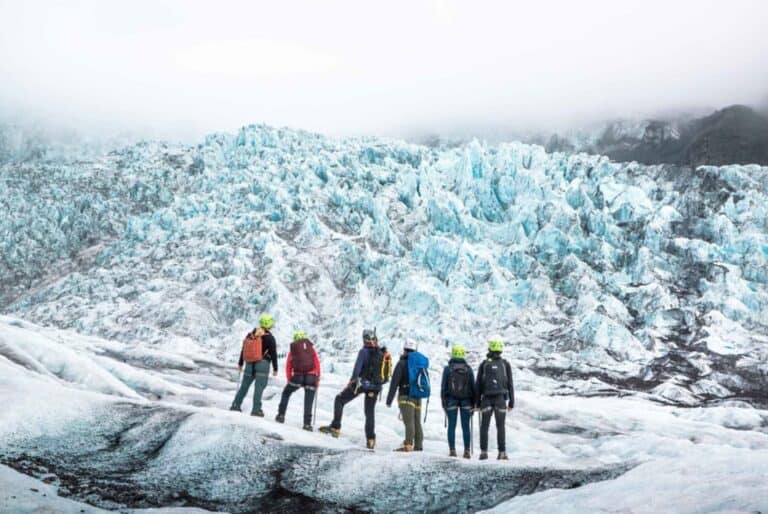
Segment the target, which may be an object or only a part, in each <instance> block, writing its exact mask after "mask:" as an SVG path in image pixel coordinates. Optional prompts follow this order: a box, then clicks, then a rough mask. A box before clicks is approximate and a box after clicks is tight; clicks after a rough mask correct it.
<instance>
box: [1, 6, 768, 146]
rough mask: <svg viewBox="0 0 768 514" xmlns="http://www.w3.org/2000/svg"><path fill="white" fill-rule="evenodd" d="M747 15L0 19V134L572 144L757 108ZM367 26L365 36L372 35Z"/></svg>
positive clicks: (766, 81) (389, 12)
mask: <svg viewBox="0 0 768 514" xmlns="http://www.w3.org/2000/svg"><path fill="white" fill-rule="evenodd" d="M766 18H768V6H767V5H766V4H765V3H764V2H759V1H748V0H738V1H734V2H729V3H728V4H727V5H724V4H722V3H721V2H715V1H698V2H674V3H672V4H670V3H669V2H661V1H649V2H643V3H642V4H639V3H611V4H605V2H599V1H586V2H578V3H572V2H553V1H547V2H538V3H535V4H529V5H519V4H512V3H508V2H486V3H483V4H482V5H481V6H477V5H471V4H466V3H462V2H455V1H450V0H445V1H441V0H434V1H427V2H417V3H415V4H413V3H411V2H389V3H387V5H386V6H378V7H369V6H364V5H354V4H349V3H346V2H331V3H324V4H322V5H319V4H317V3H314V2H299V3H295V4H291V5H282V4H280V5H274V4H273V5H266V4H254V3H251V2H234V3H231V4H229V6H228V7H227V8H226V9H222V8H220V6H218V5H213V4H208V3H204V2H181V1H163V2H149V1H139V2H131V3H130V4H124V5H116V4H105V3H103V2H95V1H85V2H69V3H58V2H45V1H39V0H33V1H30V2H2V3H0V76H2V77H3V80H2V81H1V82H0V119H1V120H3V121H6V120H10V121H14V122H18V121H21V122H23V123H27V122H30V121H35V122H38V123H40V124H42V125H43V126H46V127H53V128H62V127H63V128H65V129H74V130H76V131H78V132H81V133H83V134H85V135H86V136H89V137H95V136H101V135H108V136H110V137H112V136H114V135H115V134H124V133H130V134H136V135H138V136H139V137H146V138H161V139H164V140H176V141H178V140H183V141H185V142H192V141H196V140H199V139H200V138H202V137H204V135H205V134H207V133H210V132H212V131H217V130H218V131H233V130H237V128H239V127H240V126H243V125H247V124H250V123H267V124H269V125H272V126H289V127H294V128H300V129H306V130H313V131H317V132H321V133H324V134H330V135H359V134H370V135H384V136H393V137H409V138H410V137H414V136H418V135H423V134H430V133H438V134H441V135H442V134H447V135H449V136H452V135H453V133H454V132H455V131H457V130H459V131H461V132H465V131H466V129H469V131H468V132H469V133H462V134H460V135H461V136H462V137H463V136H468V137H473V136H480V137H483V134H482V132H484V131H485V130H486V129H487V127H494V126H498V127H502V128H505V129H510V130H513V131H515V132H518V133H521V132H526V131H555V132H559V131H562V130H563V129H575V128H579V127H582V126H584V125H585V124H588V123H592V122H601V121H604V120H608V119H615V118H631V119H634V118H647V117H655V116H657V115H658V114H659V113H662V112H664V111H669V110H678V109H686V110H689V109H705V110H706V111H707V112H712V111H714V110H715V109H719V108H723V107H725V106H728V105H732V104H745V105H755V104H757V103H759V102H760V101H762V100H764V99H765V95H766V93H767V92H768V61H766V59H765V55H768V36H766V32H765V30H764V23H763V20H765V19H766ZM374 20H375V21H374Z"/></svg>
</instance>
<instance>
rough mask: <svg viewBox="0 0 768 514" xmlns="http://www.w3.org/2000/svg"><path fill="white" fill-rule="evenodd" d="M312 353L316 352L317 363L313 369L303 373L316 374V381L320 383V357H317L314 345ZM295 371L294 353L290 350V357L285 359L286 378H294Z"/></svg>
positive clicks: (289, 379)
mask: <svg viewBox="0 0 768 514" xmlns="http://www.w3.org/2000/svg"><path fill="white" fill-rule="evenodd" d="M312 353H313V354H314V360H315V365H314V366H312V369H311V370H309V371H307V372H306V373H302V375H315V376H316V377H317V381H316V383H317V384H319V383H320V359H319V358H318V357H317V351H316V350H315V347H314V345H313V346H312ZM293 375H294V372H293V355H292V352H290V351H289V352H288V357H287V358H286V359H285V378H286V380H288V382H290V381H291V379H292V378H293Z"/></svg>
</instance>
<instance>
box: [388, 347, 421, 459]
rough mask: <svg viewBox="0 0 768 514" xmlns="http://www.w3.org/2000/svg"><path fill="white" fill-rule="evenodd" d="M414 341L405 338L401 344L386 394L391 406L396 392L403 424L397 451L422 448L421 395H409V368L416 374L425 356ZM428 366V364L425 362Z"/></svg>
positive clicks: (418, 450) (410, 450)
mask: <svg viewBox="0 0 768 514" xmlns="http://www.w3.org/2000/svg"><path fill="white" fill-rule="evenodd" d="M416 350H417V345H416V341H413V340H411V339H409V340H407V341H406V342H405V344H404V345H403V354H402V355H401V356H400V360H399V361H398V362H397V366H395V370H394V371H393V372H392V382H390V384H389V394H387V407H391V406H392V400H393V399H394V398H395V392H397V404H398V405H399V407H400V417H401V418H402V419H403V425H405V440H404V441H403V445H402V446H401V447H400V448H398V449H396V450H395V451H398V452H412V451H417V452H420V451H422V450H423V449H424V432H423V430H422V428H421V395H416V396H417V397H414V396H412V395H411V381H410V376H411V374H412V373H411V370H412V369H413V370H414V373H415V374H418V372H419V369H424V368H425V366H424V363H425V362H428V361H426V357H424V356H423V355H422V354H420V353H419V352H417V351H416ZM427 366H428V364H427Z"/></svg>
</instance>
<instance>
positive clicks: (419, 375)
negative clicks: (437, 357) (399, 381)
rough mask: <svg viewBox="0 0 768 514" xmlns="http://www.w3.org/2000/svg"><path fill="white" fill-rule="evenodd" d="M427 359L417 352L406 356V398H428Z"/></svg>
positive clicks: (429, 390)
mask: <svg viewBox="0 0 768 514" xmlns="http://www.w3.org/2000/svg"><path fill="white" fill-rule="evenodd" d="M430 392H431V389H430V386H429V359H427V358H426V357H425V356H424V355H422V354H421V353H419V352H411V353H410V354H409V355H408V396H409V397H411V398H429V394H430Z"/></svg>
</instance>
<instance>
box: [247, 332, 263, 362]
mask: <svg viewBox="0 0 768 514" xmlns="http://www.w3.org/2000/svg"><path fill="white" fill-rule="evenodd" d="M264 334H265V332H264V331H263V330H262V329H258V330H256V331H253V332H251V333H249V334H248V335H247V336H245V339H243V360H244V361H245V362H259V361H260V360H261V359H262V357H263V355H264V354H263V351H262V348H261V336H263V335H264Z"/></svg>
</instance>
